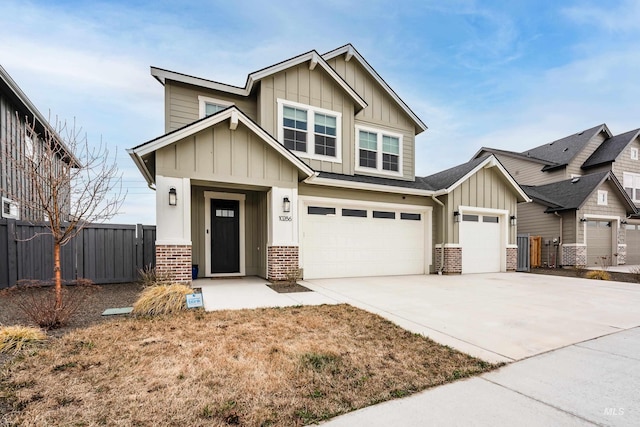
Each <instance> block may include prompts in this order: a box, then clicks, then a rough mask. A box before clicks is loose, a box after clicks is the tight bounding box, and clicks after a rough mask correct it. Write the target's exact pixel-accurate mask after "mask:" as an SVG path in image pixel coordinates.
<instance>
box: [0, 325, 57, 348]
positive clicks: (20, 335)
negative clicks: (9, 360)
mask: <svg viewBox="0 0 640 427" xmlns="http://www.w3.org/2000/svg"><path fill="white" fill-rule="evenodd" d="M46 338H47V336H46V335H45V334H44V332H42V330H40V329H37V328H31V327H28V326H3V327H0V353H13V354H16V353H18V352H19V351H21V350H22V349H23V348H26V347H28V346H30V345H33V344H37V343H39V342H41V341H44V340H45V339H46Z"/></svg>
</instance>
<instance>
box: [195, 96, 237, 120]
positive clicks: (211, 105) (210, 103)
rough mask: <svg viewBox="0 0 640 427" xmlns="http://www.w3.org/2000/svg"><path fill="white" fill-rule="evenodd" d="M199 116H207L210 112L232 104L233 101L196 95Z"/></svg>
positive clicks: (215, 111)
mask: <svg viewBox="0 0 640 427" xmlns="http://www.w3.org/2000/svg"><path fill="white" fill-rule="evenodd" d="M198 104H199V109H200V118H203V117H209V116H210V115H212V114H215V113H217V112H218V111H222V110H224V109H225V108H228V107H230V106H232V105H233V102H229V101H224V100H222V99H216V98H210V97H208V96H198Z"/></svg>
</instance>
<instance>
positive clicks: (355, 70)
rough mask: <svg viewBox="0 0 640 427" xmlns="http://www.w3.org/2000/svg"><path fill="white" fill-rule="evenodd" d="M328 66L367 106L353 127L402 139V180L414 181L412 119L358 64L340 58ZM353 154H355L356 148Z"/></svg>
mask: <svg viewBox="0 0 640 427" xmlns="http://www.w3.org/2000/svg"><path fill="white" fill-rule="evenodd" d="M328 63H329V65H330V66H331V67H332V68H333V69H334V70H336V72H337V73H338V74H339V75H340V77H342V78H343V79H344V80H345V81H346V82H347V83H348V84H349V86H351V87H352V88H353V89H354V90H355V91H356V92H357V93H358V95H360V96H361V97H362V98H363V99H364V100H365V101H366V102H367V104H368V106H367V107H366V108H365V109H363V110H362V111H360V112H358V114H356V116H355V124H360V125H363V126H371V127H378V128H381V129H383V130H385V129H387V130H389V131H392V132H396V133H400V134H402V135H403V153H402V155H403V171H402V172H403V178H404V179H413V178H414V176H415V133H416V128H415V127H414V124H413V121H412V119H411V118H410V117H409V116H408V115H407V114H406V113H405V112H404V111H403V110H402V108H401V107H400V106H398V104H397V103H396V102H395V100H393V98H391V97H390V96H389V95H388V94H387V93H386V91H385V90H384V89H383V88H382V87H381V86H380V85H379V84H378V82H376V81H375V80H374V79H373V78H371V76H370V75H369V73H368V72H367V71H366V70H365V69H364V68H363V67H362V66H361V65H360V64H359V63H358V61H349V62H346V61H345V60H344V56H342V55H341V56H337V57H335V58H333V59H331V60H330V61H328ZM353 150H354V153H355V152H356V151H355V146H354V147H353ZM359 173H361V172H359ZM371 175H373V174H371Z"/></svg>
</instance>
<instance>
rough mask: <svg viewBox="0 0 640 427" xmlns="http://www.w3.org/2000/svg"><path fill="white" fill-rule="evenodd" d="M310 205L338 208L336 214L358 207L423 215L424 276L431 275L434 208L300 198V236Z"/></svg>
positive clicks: (301, 251) (301, 247)
mask: <svg viewBox="0 0 640 427" xmlns="http://www.w3.org/2000/svg"><path fill="white" fill-rule="evenodd" d="M310 203H314V204H320V205H327V206H329V207H336V212H337V209H338V208H349V207H356V208H362V207H367V208H368V209H373V208H376V207H381V208H383V209H392V210H402V211H405V212H409V213H421V214H422V215H423V217H422V218H423V221H424V222H423V224H424V234H425V235H424V239H425V240H424V274H429V267H430V266H431V265H432V264H433V256H432V249H431V248H432V243H433V242H432V235H431V231H432V228H433V206H422V205H405V204H402V203H387V202H377V201H373V200H371V201H369V200H352V199H337V198H329V197H318V196H298V213H299V214H298V236H304V217H305V215H306V212H307V210H306V209H305V207H306V206H308V205H309V204H310ZM396 220H397V221H402V220H401V219H399V217H398V218H396ZM303 241H304V240H303V239H302V241H301V242H300V245H299V255H298V263H299V266H300V267H301V268H302V267H303V266H304V245H303V244H302V243H303Z"/></svg>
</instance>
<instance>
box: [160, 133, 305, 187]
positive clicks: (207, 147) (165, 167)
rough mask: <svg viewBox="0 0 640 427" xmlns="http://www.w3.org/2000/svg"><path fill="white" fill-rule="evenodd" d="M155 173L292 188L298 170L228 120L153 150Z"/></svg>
mask: <svg viewBox="0 0 640 427" xmlns="http://www.w3.org/2000/svg"><path fill="white" fill-rule="evenodd" d="M156 173H157V174H159V175H163V176H172V177H181V178H191V179H195V180H203V181H216V182H224V183H230V184H246V185H254V186H256V185H262V186H276V187H289V188H295V187H296V185H297V183H298V171H297V169H296V168H295V167H294V166H293V165H292V164H291V162H289V160H287V159H285V158H284V157H282V155H281V154H280V153H278V152H277V151H275V150H274V149H273V148H272V147H270V146H269V145H268V144H267V143H265V142H264V141H263V140H262V139H260V138H258V137H257V136H255V134H253V132H252V131H250V130H249V129H248V128H247V127H246V126H244V125H242V124H239V125H238V128H237V129H236V130H230V129H229V123H228V121H225V122H222V123H219V124H217V125H216V126H213V127H211V128H209V129H205V130H203V131H201V132H198V133H197V134H195V135H192V136H189V137H187V138H185V139H183V140H181V141H178V142H176V143H175V144H171V145H169V146H166V147H163V148H161V149H159V150H158V151H157V152H156Z"/></svg>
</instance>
